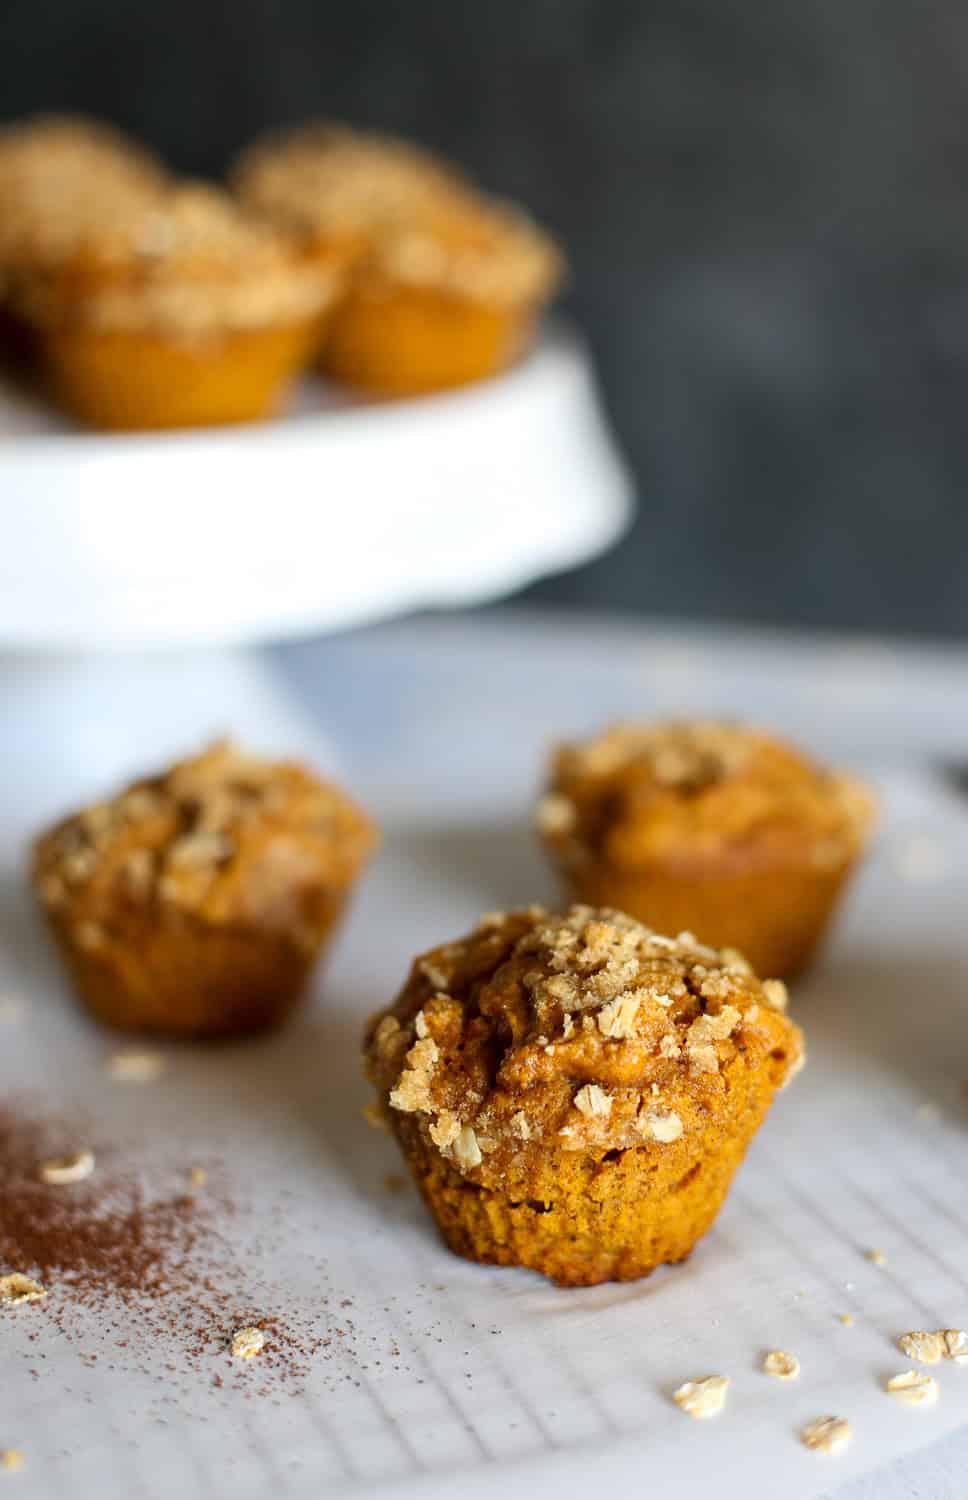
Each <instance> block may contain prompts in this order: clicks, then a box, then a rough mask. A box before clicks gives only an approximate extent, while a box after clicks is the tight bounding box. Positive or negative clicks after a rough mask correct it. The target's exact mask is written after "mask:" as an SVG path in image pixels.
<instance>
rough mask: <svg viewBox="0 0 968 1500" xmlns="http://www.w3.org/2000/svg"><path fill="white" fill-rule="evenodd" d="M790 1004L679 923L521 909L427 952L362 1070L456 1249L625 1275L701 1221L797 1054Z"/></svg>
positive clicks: (676, 1247)
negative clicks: (664, 929)
mask: <svg viewBox="0 0 968 1500" xmlns="http://www.w3.org/2000/svg"><path fill="white" fill-rule="evenodd" d="M785 1004H786V991H785V989H784V986H783V985H782V983H780V982H779V981H771V980H766V981H764V982H763V983H762V984H761V983H760V981H759V980H758V979H757V978H756V976H755V975H754V974H753V972H752V970H751V969H750V967H749V965H748V964H747V963H745V961H744V960H742V959H740V958H739V957H738V956H737V955H733V956H730V955H728V954H722V953H717V952H716V951H714V950H713V949H711V948H706V947H703V946H702V945H700V944H699V943H697V942H696V941H695V939H693V938H692V937H691V936H690V935H689V934H683V935H682V936H681V937H679V938H676V939H672V938H667V937H662V936H660V935H659V934H658V933H655V932H653V931H652V930H651V929H650V928H648V927H644V926H642V925H641V924H640V923H639V922H636V921H635V920H634V919H633V918H631V917H628V916H625V915H624V914H623V913H621V912H616V911H608V910H594V909H592V908H591V907H587V906H574V907H572V908H571V910H570V911H568V912H566V913H564V914H563V915H559V914H549V913H547V912H546V911H544V910H542V908H541V907H531V908H529V909H528V910H525V911H513V912H509V913H507V914H496V915H492V916H489V917H485V918H484V919H483V920H482V922H481V923H480V925H479V926H478V927H477V929H476V930H475V931H474V932H472V933H470V934H469V935H468V936H467V937H465V938H462V939H460V940H458V941H457V942H453V943H446V944H444V945H443V946H442V947H440V948H435V949H433V950H432V951H431V952H430V953H427V954H425V955H424V956H423V957H421V958H418V959H417V960H416V962H415V963H414V965H413V968H412V970H411V972H410V977H409V979H408V981H407V983H406V985H405V986H404V988H403V991H402V993H401V994H400V996H399V998H398V999H397V1001H396V1002H395V1004H394V1005H393V1006H391V1007H390V1009H388V1010H386V1011H383V1012H381V1013H380V1014H379V1015H377V1016H375V1017H374V1018H373V1020H372V1021H371V1022H370V1025H369V1027H368V1030H367V1035H366V1042H365V1052H364V1060H365V1069H366V1072H367V1075H368V1076H369V1078H370V1080H371V1081H372V1082H373V1083H374V1084H375V1086H376V1088H377V1090H378V1109H379V1111H380V1114H381V1116H382V1117H383V1118H384V1119H385V1120H386V1122H387V1123H388V1124H389V1126H390V1128H391V1129H392V1131H393V1133H394V1134H395V1135H396V1137H397V1140H398V1142H399V1144H400V1147H401V1149H402V1151H403V1154H404V1156H405V1157H406V1159H407V1161H408V1163H409V1165H410V1168H411V1170H412V1172H413V1175H414V1179H415V1181H416V1183H417V1186H418V1188H419V1189H420V1192H421V1193H422V1195H423V1197H424V1199H425V1201H426V1203H427V1206H428V1208H429V1209H430V1211H431V1213H432V1214H433V1215H434V1217H435V1219H436V1221H437V1223H438V1225H439V1227H440V1231H441V1233H442V1235H443V1237H444V1239H445V1240H446V1242H447V1244H448V1245H449V1246H450V1248H451V1249H452V1250H454V1251H456V1252H457V1253H458V1254H459V1255H464V1256H467V1257H468V1258H469V1259H471V1260H477V1261H485V1262H488V1263H491V1264H497V1265H521V1266H529V1267H531V1268H532V1269H534V1270H536V1271H541V1272H543V1273H544V1275H546V1276H550V1277H552V1278H553V1279H554V1280H555V1281H557V1282H558V1283H559V1284H561V1285H564V1286H584V1285H591V1284H593V1283H595V1282H600V1281H631V1280H634V1279H635V1278H636V1277H639V1276H647V1275H648V1274H649V1272H650V1271H653V1270H654V1269H655V1268H656V1266H658V1265H661V1264H662V1263H663V1262H673V1261H681V1260H684V1259H685V1257H686V1256H687V1255H688V1254H689V1252H690V1251H691V1250H692V1248H693V1246H694V1244H695V1243H696V1241H697V1240H698V1239H699V1237H700V1235H702V1234H705V1232H706V1230H707V1229H708V1228H709V1227H710V1225H711V1224H712V1222H713V1220H714V1218H715V1217H716V1214H717V1212H718V1210H719V1208H720V1205H721V1204H722V1202H723V1199H724V1197H725V1195H726V1192H727V1190H728V1188H729V1184H730V1181H731V1179H732V1177H733V1173H734V1172H735V1171H736V1168H737V1167H738V1166H739V1163H740V1162H741V1160H742V1158H743V1155H744V1153H745V1151H746V1148H747V1146H748V1145H749V1143H750V1140H751V1139H752V1137H753V1135H754V1134H755V1132H756V1130H757V1129H758V1128H759V1125H760V1123H761V1122H762V1120H763V1117H764V1115H765V1114H766V1111H767V1109H768V1108H769V1106H770V1103H771V1101H772V1098H773V1095H774V1093H775V1092H776V1090H777V1089H778V1088H781V1087H782V1086H783V1084H784V1083H786V1081H787V1080H788V1078H790V1077H791V1076H792V1074H793V1073H794V1072H795V1071H796V1070H797V1069H798V1068H799V1066H800V1065H801V1063H802V1060H803V1051H802V1039H801V1036H800V1032H799V1031H798V1029H797V1027H796V1026H794V1025H793V1024H792V1023H791V1022H790V1021H789V1020H788V1019H787V1018H786V1016H785V1015H784V1014H783V1009H784V1007H785Z"/></svg>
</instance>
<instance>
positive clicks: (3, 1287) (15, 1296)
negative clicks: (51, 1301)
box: [0, 1271, 47, 1307]
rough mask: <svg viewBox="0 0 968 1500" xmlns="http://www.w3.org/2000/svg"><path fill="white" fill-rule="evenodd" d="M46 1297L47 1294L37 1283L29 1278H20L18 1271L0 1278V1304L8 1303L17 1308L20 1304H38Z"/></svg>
mask: <svg viewBox="0 0 968 1500" xmlns="http://www.w3.org/2000/svg"><path fill="white" fill-rule="evenodd" d="M46 1295H47V1292H46V1290H45V1288H44V1287H42V1286H41V1284H40V1282H39V1281H34V1280H33V1278H32V1277H30V1276H22V1275H21V1273H20V1272H19V1271H11V1272H10V1274H9V1275H8V1276H0V1302H8V1303H10V1305H11V1306H13V1307H17V1306H18V1305H19V1304H20V1303H21V1302H39V1301H40V1300H41V1298H42V1297H46Z"/></svg>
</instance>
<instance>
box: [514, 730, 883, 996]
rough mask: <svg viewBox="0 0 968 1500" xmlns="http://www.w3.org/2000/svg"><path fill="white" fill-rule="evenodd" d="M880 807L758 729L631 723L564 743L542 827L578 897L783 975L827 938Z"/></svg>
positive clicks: (855, 784) (542, 806)
mask: <svg viewBox="0 0 968 1500" xmlns="http://www.w3.org/2000/svg"><path fill="white" fill-rule="evenodd" d="M874 816H875V809H874V802H873V798H872V796H871V794H870V793H869V791H868V790H867V788H866V787H864V786H863V785H862V784H861V783H860V782H859V781H857V780H856V779H855V778H853V777H851V776H846V775H842V774H839V773H837V772H834V771H830V770H828V769H826V768H824V767H822V766H818V765H816V764H814V763H813V762H812V761H810V760H808V759H807V758H806V756H804V755H802V754H801V753H800V752H799V751H798V750H796V749H795V748H794V747H793V746H792V745H789V744H786V743H785V742H783V741H782V740H778V739H775V738H773V737H772V736H770V735H767V734H764V733H762V732H760V731H758V730H755V729H750V728H745V727H743V726H741V725H736V724H723V723H705V722H696V723H664V724H663V723H660V724H641V725H640V724H623V725H618V726H616V727H613V728H610V729H608V730H606V731H605V733H604V734H601V735H599V736H597V737H595V738H593V739H591V740H588V741H586V742H584V743H580V744H573V745H565V746H563V747H562V748H560V749H559V750H558V751H557V753H556V755H555V757H554V760H553V764H552V770H551V778H550V786H549V790H548V793H547V795H546V796H545V797H544V798H543V799H542V800H541V802H540V803H539V805H538V809H537V826H538V830H539V833H540V835H541V838H542V840H543V842H544V844H545V847H546V848H547V850H548V852H549V853H550V854H551V856H552V858H553V859H554V861H555V863H556V864H557V866H558V867H559V869H560V871H561V873H562V875H563V876H564V880H565V884H566V887H567V889H568V891H569V892H570V893H571V894H572V895H573V896H574V897H575V898H576V899H578V900H582V901H589V902H595V903H602V904H606V905H614V906H620V907H621V908H622V909H623V910H624V911H628V912H631V913H633V914H634V915H635V916H636V917H639V918H640V919H641V920H642V921H646V922H649V923H651V924H652V925H654V926H656V927H658V928H659V929H660V930H662V931H670V932H677V931H679V929H680V928H688V929H689V930H691V931H693V932H696V933H698V935H699V937H701V938H702V939H703V941H705V942H709V943H713V944H717V945H722V946H729V947H733V948H738V949H739V950H741V952H742V953H743V954H745V956H746V957H747V958H748V959H749V961H750V963H751V964H752V965H753V966H754V968H755V969H756V970H757V972H759V973H765V974H774V975H778V976H780V977H781V978H789V977H790V976H791V975H794V974H796V973H798V972H799V971H800V970H801V969H802V968H803V967H804V966H805V964H806V963H807V961H808V960H809V958H810V956H811V954H812V953H813V951H814V948H815V947H816V944H817V942H818V941H819V939H820V937H821V936H822V934H823V932H824V929H825V928H826V926H827V923H828V921H829V919H830V916H831V914H832V912H833V910H834V907H835V905H836V902H837V899H838V896H839V895H840V893H841V891H842V890H843V887H844V885H845V883H846V882H847V880H848V878H849V876H850V874H851V872H852V870H853V869H854V867H855V865H856V863H857V860H858V858H859V856H860V855H861V853H862V852H863V850H864V847H865V844H866V843H867V840H868V837H869V835H870V832H871V829H872V826H873V822H874Z"/></svg>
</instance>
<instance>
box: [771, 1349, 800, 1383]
mask: <svg viewBox="0 0 968 1500" xmlns="http://www.w3.org/2000/svg"><path fill="white" fill-rule="evenodd" d="M763 1369H764V1372H765V1373H766V1374H767V1375H773V1376H774V1377H775V1378H776V1379H777V1380H796V1378H797V1376H798V1375H799V1373H800V1361H799V1360H798V1359H797V1357H796V1355H795V1354H787V1352H786V1350H785V1349H771V1350H770V1352H769V1354H767V1355H766V1357H765V1358H764V1360H763Z"/></svg>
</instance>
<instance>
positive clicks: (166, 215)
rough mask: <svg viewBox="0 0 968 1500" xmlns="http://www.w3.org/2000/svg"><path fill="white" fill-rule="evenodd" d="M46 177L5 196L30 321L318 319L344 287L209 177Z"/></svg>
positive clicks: (204, 328)
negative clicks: (35, 186) (53, 180)
mask: <svg viewBox="0 0 968 1500" xmlns="http://www.w3.org/2000/svg"><path fill="white" fill-rule="evenodd" d="M85 179H86V180H85ZM44 186H45V185H44V184H41V187H40V190H39V191H34V190H31V189H30V187H29V185H27V186H26V187H25V186H23V185H21V186H20V188H19V190H18V189H14V188H10V189H9V195H10V196H9V199H8V206H9V207H10V211H11V216H12V224H10V223H8V226H7V230H6V234H7V237H8V238H10V239H12V240H13V241H14V244H15V264H16V276H15V279H14V296H15V301H16V303H17V306H18V309H19V310H20V311H21V312H22V313H23V314H25V315H26V316H27V317H28V318H30V319H31V320H33V321H37V322H40V323H42V324H64V323H69V324H70V323H72V324H78V323H80V324H83V325H84V326H89V327H93V328H98V329H116V330H134V329H143V328H157V329H162V330H167V331H170V332H175V333H182V334H193V333H211V332H213V331H217V330H220V329H222V328H226V327H231V328H258V327H263V326H270V325H275V324H280V323H283V324H284V323H288V322H293V321H297V322H298V321H304V320H308V319H313V318H315V317H316V316H318V314H319V313H320V312H321V311H322V309H323V308H324V307H325V306H326V304H327V303H328V302H329V301H330V300H331V298H332V296H333V294H334V292H335V291H336V282H335V279H334V276H333V273H332V272H329V271H326V270H324V268H322V267H320V266H319V265H316V264H314V263H312V262H311V261H309V260H307V259H306V257H305V256H302V255H300V254H299V253H298V251H297V249H296V247H295V246H294V245H293V244H292V243H291V242H290V241H289V240H288V239H287V238H286V237H284V236H283V235H281V234H280V233H278V232H277V231H276V230H274V229H272V228H270V227H269V226H268V225H266V224H265V223H261V222H259V221H258V220H256V219H254V218H252V217H250V216H249V215H247V214H245V213H243V212H242V211H240V209H239V207H238V205H237V204H236V203H235V202H233V200H232V198H231V197H230V196H229V195H228V194H227V193H225V192H223V191H222V190H221V189H219V188H217V187H215V186H213V185H208V184H202V183H194V182H188V183H178V182H174V181H162V182H159V181H154V180H152V181H145V180H144V179H142V178H139V179H137V180H131V179H129V178H127V177H125V178H118V177H117V176H116V175H111V174H109V175H108V176H107V177H106V178H101V179H100V180H98V179H95V180H93V181H92V180H90V178H88V177H87V174H84V178H82V179H80V180H79V181H78V182H77V183H74V184H64V183H63V182H60V181H58V182H57V184H56V188H57V191H56V192H51V191H50V185H47V191H46V192H45V191H44ZM2 196H3V185H2V183H0V198H2ZM13 253H14V252H11V254H13Z"/></svg>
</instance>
